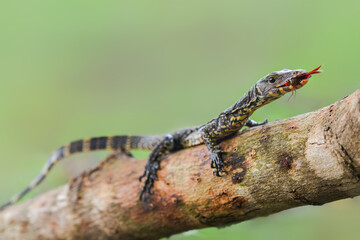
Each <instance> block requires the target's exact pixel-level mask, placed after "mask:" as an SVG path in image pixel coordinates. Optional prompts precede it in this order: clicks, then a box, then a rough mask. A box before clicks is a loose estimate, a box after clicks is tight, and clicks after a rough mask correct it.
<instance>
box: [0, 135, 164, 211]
mask: <svg viewBox="0 0 360 240" xmlns="http://www.w3.org/2000/svg"><path fill="white" fill-rule="evenodd" d="M161 138H162V136H147V137H141V136H111V137H96V138H87V139H82V140H78V141H74V142H71V143H69V144H67V145H65V146H63V147H61V148H59V149H58V150H56V151H55V152H54V153H53V154H52V155H51V156H50V158H49V160H48V161H47V163H46V164H45V166H44V167H43V169H42V171H41V173H40V174H39V175H38V176H37V177H36V178H35V179H34V180H33V181H32V182H31V183H30V185H29V186H27V187H26V188H25V189H24V190H23V191H22V192H20V193H19V194H18V195H15V196H14V197H12V198H11V200H10V201H8V202H7V203H5V204H4V205H2V206H1V207H0V211H1V210H3V209H4V208H6V207H8V206H10V205H12V204H14V203H15V202H17V201H18V200H19V199H21V198H22V197H23V196H24V195H26V194H27V193H28V192H29V191H30V190H31V189H33V188H35V187H36V186H37V185H39V184H40V183H41V182H42V181H43V180H44V179H45V177H46V176H47V175H48V173H49V171H50V170H51V168H52V167H53V166H54V165H55V164H56V163H57V162H59V161H60V160H61V159H63V158H64V157H68V156H70V155H72V154H74V153H82V152H90V151H96V150H131V149H144V150H150V149H152V148H153V147H154V146H155V145H156V144H157V143H158V142H159V141H160V140H161Z"/></svg>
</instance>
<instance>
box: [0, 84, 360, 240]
mask: <svg viewBox="0 0 360 240" xmlns="http://www.w3.org/2000/svg"><path fill="white" fill-rule="evenodd" d="M359 133H360V90H357V91H356V92H355V93H353V94H352V95H350V96H348V97H346V98H344V99H343V100H341V101H338V102H336V103H334V104H333V105H331V106H328V107H325V108H323V109H320V110H318V111H316V112H311V113H307V114H303V115H299V116H296V117H293V118H290V119H286V120H282V121H276V122H272V123H269V124H266V125H264V126H261V127H256V128H253V129H251V130H248V129H246V130H243V131H241V132H240V133H239V134H238V135H237V136H235V137H233V138H231V139H228V140H226V141H223V142H222V144H221V148H222V149H223V150H225V151H226V152H227V154H225V156H224V160H225V162H226V168H225V169H226V171H227V172H228V174H227V175H226V176H224V177H221V178H219V177H216V176H214V175H213V173H212V171H213V169H211V168H210V163H209V152H208V150H207V149H206V147H205V146H204V145H202V146H198V147H194V148H190V149H185V150H182V151H179V152H176V153H173V154H171V155H169V156H168V157H167V158H166V159H165V160H164V161H163V162H162V170H161V171H160V172H159V181H156V183H155V194H154V195H153V198H154V201H153V202H152V203H151V204H146V203H143V202H139V201H138V194H139V192H140V189H141V186H142V183H140V182H139V181H138V177H139V176H140V175H141V174H142V172H143V170H144V164H145V161H136V160H135V159H133V158H131V157H129V156H126V155H125V154H122V153H114V154H111V155H110V156H109V157H107V159H105V160H104V161H103V162H102V163H101V164H100V165H99V166H98V167H96V168H95V169H93V170H91V171H90V172H88V173H84V174H82V175H81V176H79V177H77V178H75V179H73V180H72V182H71V183H69V184H68V185H65V186H62V187H60V188H58V189H56V190H53V191H51V192H48V193H45V194H43V195H41V196H39V197H37V198H34V199H31V200H28V201H25V202H23V203H20V204H17V205H14V206H12V207H9V208H8V209H6V210H4V211H3V212H0V239H157V238H160V237H164V236H169V235H172V234H175V233H179V232H183V231H186V230H189V229H196V228H204V227H208V226H222V225H227V224H232V223H237V222H241V221H244V220H247V219H251V218H255V217H259V216H265V215H269V214H272V213H275V212H279V211H282V210H285V209H289V208H293V207H297V206H302V205H321V204H324V203H327V202H331V201H334V200H338V199H342V198H349V197H354V196H357V195H359V194H360V181H359V180H360V151H359V149H360V136H359V135H360V134H359Z"/></svg>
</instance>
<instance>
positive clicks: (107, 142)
mask: <svg viewBox="0 0 360 240" xmlns="http://www.w3.org/2000/svg"><path fill="white" fill-rule="evenodd" d="M113 138H114V137H113V136H108V137H107V141H106V149H107V150H112V147H111V145H112V142H113Z"/></svg>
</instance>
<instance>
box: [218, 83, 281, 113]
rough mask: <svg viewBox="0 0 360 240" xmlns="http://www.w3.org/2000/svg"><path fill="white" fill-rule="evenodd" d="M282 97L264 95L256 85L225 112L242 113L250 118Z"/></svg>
mask: <svg viewBox="0 0 360 240" xmlns="http://www.w3.org/2000/svg"><path fill="white" fill-rule="evenodd" d="M279 97H281V96H280V95H269V94H265V95H263V94H262V93H261V92H260V91H259V89H258V88H257V86H256V84H255V85H254V86H253V87H252V88H250V90H249V91H248V92H247V93H246V94H244V95H243V96H242V97H241V98H240V99H239V100H238V101H237V102H236V103H235V104H234V105H232V106H231V107H229V108H228V109H226V110H225V113H226V112H234V111H242V112H243V113H247V114H248V116H250V115H251V114H252V113H253V112H254V111H255V110H257V109H258V108H260V107H262V106H264V105H266V104H268V103H270V102H272V101H274V100H276V99H278V98H279Z"/></svg>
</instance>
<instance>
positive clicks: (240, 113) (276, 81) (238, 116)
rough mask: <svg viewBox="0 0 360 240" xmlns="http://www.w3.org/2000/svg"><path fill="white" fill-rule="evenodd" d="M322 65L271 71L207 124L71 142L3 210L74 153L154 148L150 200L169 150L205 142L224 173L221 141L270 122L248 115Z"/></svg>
mask: <svg viewBox="0 0 360 240" xmlns="http://www.w3.org/2000/svg"><path fill="white" fill-rule="evenodd" d="M319 68H320V67H318V68H315V69H314V70H312V71H310V72H307V71H305V70H303V69H296V70H289V69H283V70H281V71H277V72H272V73H270V74H268V75H266V76H265V77H263V78H262V79H260V80H259V81H258V82H257V83H256V84H255V85H254V86H253V87H251V88H250V90H249V91H248V92H247V93H246V94H245V95H243V96H242V97H241V98H240V99H239V100H238V101H237V102H235V104H234V105H232V106H231V107H229V108H228V109H226V110H225V111H224V112H222V113H220V115H219V116H218V117H216V118H214V119H212V120H211V121H209V122H208V123H206V124H203V125H200V126H196V127H192V128H187V129H183V130H179V131H175V132H171V133H169V134H166V135H159V136H107V137H95V138H87V139H82V140H78V141H74V142H71V143H69V144H67V145H65V146H63V147H60V148H59V149H58V150H56V151H55V152H54V153H53V154H52V155H51V156H50V158H49V160H48V161H47V163H46V164H45V166H44V167H43V169H42V171H41V173H40V174H39V175H38V176H37V177H36V178H35V179H34V180H33V181H32V182H31V183H30V185H29V186H28V187H26V188H25V189H24V190H23V191H22V192H20V193H19V194H18V195H15V196H14V197H13V198H12V199H11V200H10V201H9V202H7V203H5V204H4V205H2V206H1V207H0V210H2V209H4V208H6V207H7V206H9V205H11V204H13V203H15V202H16V201H18V200H19V199H20V198H22V197H23V196H24V195H25V194H26V193H28V192H29V191H30V190H31V189H33V188H34V187H36V186H37V185H39V184H40V183H41V182H42V181H43V180H44V179H45V177H46V176H47V174H48V173H49V171H50V170H51V168H52V167H53V166H54V165H55V164H56V163H57V162H58V161H60V160H61V159H63V158H64V157H68V156H70V155H72V154H74V153H81V152H89V151H95V150H105V149H106V150H122V151H129V150H131V149H145V150H151V152H150V155H149V158H148V162H147V164H146V167H145V171H144V174H143V175H142V176H141V177H140V178H139V179H140V181H141V180H142V178H145V183H144V186H143V189H142V191H141V192H140V195H139V198H140V200H149V199H150V195H151V194H152V187H153V185H154V181H155V180H156V179H157V171H158V170H159V168H160V162H161V160H162V155H164V154H165V153H167V152H173V151H176V150H180V149H184V148H189V147H192V146H196V145H199V144H203V143H205V145H206V146H207V148H208V149H209V151H210V158H211V167H212V168H215V174H216V176H219V177H220V176H221V175H222V174H224V173H225V172H224V170H223V166H224V163H223V160H222V154H223V153H224V152H223V151H222V150H221V149H220V148H219V141H221V140H222V139H224V138H226V137H229V136H231V135H233V134H235V133H236V132H238V131H239V130H240V129H241V128H242V127H243V126H248V127H253V126H259V125H263V124H266V123H267V119H266V120H265V121H264V122H261V123H258V122H255V121H253V120H251V119H250V118H249V117H250V116H251V115H252V113H253V112H254V111H255V110H257V109H258V108H260V107H262V106H264V105H265V104H268V103H270V102H272V101H274V100H276V99H278V98H280V97H281V96H283V95H285V94H286V93H287V92H291V91H296V89H299V88H301V87H302V86H304V85H305V84H306V83H307V82H308V80H309V78H310V77H311V75H312V74H315V73H319V72H320V71H319Z"/></svg>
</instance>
